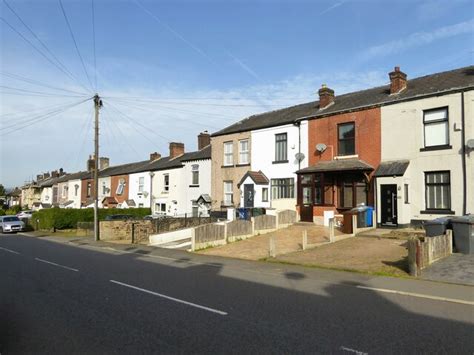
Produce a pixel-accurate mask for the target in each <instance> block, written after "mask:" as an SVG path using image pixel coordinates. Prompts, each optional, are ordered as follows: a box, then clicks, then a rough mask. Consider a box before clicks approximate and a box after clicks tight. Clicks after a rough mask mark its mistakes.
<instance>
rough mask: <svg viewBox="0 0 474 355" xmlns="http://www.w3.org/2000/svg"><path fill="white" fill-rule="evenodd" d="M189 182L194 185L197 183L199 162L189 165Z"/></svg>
mask: <svg viewBox="0 0 474 355" xmlns="http://www.w3.org/2000/svg"><path fill="white" fill-rule="evenodd" d="M191 184H192V185H195V186H198V185H199V164H194V165H192V166H191Z"/></svg>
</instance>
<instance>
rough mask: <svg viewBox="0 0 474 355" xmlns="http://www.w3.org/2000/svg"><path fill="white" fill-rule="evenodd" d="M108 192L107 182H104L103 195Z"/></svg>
mask: <svg viewBox="0 0 474 355" xmlns="http://www.w3.org/2000/svg"><path fill="white" fill-rule="evenodd" d="M106 194H107V185H106V184H105V182H103V183H102V195H106Z"/></svg>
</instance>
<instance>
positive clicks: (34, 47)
mask: <svg viewBox="0 0 474 355" xmlns="http://www.w3.org/2000/svg"><path fill="white" fill-rule="evenodd" d="M0 20H2V21H3V22H4V23H5V24H6V25H7V26H8V27H10V29H11V30H12V31H13V32H15V33H16V34H17V35H18V36H20V37H21V38H22V39H23V40H24V41H25V42H26V43H28V44H29V45H30V46H31V47H33V49H34V50H35V51H37V52H38V53H39V54H40V55H41V56H42V57H43V58H45V59H46V60H47V61H48V62H50V63H51V64H52V65H54V66H55V67H56V68H57V69H58V70H59V71H61V72H62V73H63V74H65V75H66V76H68V77H69V78H70V79H72V80H75V81H77V82H78V83H79V85H81V86H82V87H83V88H84V89H85V90H86V91H89V90H88V89H87V88H86V87H85V86H84V85H83V84H82V83H81V82H80V81H78V80H76V79H75V78H74V77H72V76H71V74H69V73H68V72H67V71H65V70H64V69H63V68H62V67H60V66H59V65H58V64H57V63H55V62H53V61H52V60H51V58H49V57H48V56H46V54H44V53H43V51H41V50H40V49H39V48H38V47H36V46H35V45H34V44H33V43H31V41H30V40H29V39H28V38H26V37H25V36H24V35H23V34H22V33H21V32H20V31H18V30H17V29H16V28H15V27H13V26H12V25H11V24H10V23H9V22H8V21H7V20H5V18H3V17H0Z"/></svg>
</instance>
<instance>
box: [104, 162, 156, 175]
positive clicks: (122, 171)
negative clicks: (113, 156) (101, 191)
mask: <svg viewBox="0 0 474 355" xmlns="http://www.w3.org/2000/svg"><path fill="white" fill-rule="evenodd" d="M149 163H150V161H149V160H142V161H139V162H134V163H127V164H121V165H115V166H109V167H108V168H105V169H103V170H100V171H99V177H105V176H115V175H126V174H130V173H132V172H134V171H135V170H137V169H140V168H141V167H142V166H145V165H147V164H149Z"/></svg>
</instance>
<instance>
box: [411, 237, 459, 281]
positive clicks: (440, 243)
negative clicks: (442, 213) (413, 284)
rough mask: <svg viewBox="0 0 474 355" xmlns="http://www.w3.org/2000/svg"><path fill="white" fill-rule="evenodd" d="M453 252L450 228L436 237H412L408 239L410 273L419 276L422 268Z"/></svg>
mask: <svg viewBox="0 0 474 355" xmlns="http://www.w3.org/2000/svg"><path fill="white" fill-rule="evenodd" d="M452 253H453V234H452V231H451V230H449V229H448V230H447V231H446V234H444V235H440V236H436V237H424V238H417V237H414V236H413V237H411V238H410V239H409V240H408V265H409V269H410V275H412V276H418V275H419V274H420V273H421V270H423V269H424V268H426V267H428V266H429V265H430V264H432V263H434V262H435V261H437V260H439V259H442V258H445V257H447V256H449V255H451V254H452Z"/></svg>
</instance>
